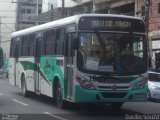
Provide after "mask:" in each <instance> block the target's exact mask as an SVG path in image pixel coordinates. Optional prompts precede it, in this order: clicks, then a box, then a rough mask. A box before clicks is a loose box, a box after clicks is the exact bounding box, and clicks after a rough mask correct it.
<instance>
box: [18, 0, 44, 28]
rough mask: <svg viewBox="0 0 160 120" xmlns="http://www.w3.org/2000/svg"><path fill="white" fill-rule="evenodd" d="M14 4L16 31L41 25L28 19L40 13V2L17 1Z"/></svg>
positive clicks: (34, 0) (39, 0)
mask: <svg viewBox="0 0 160 120" xmlns="http://www.w3.org/2000/svg"><path fill="white" fill-rule="evenodd" d="M16 3H17V25H16V31H18V30H22V29H25V28H29V27H32V26H35V25H38V24H41V21H38V20H37V21H32V20H30V18H31V17H33V16H35V15H38V14H41V13H42V0H18V2H16Z"/></svg>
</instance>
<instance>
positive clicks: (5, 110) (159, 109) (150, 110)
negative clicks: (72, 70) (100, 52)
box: [0, 76, 160, 120]
mask: <svg viewBox="0 0 160 120" xmlns="http://www.w3.org/2000/svg"><path fill="white" fill-rule="evenodd" d="M0 113H1V116H0V119H2V120H13V119H14V120H50V119H51V120H107V119H108V120H125V119H133V118H135V119H137V120H138V119H141V118H144V119H148V118H149V117H150V116H147V115H148V114H159V115H160V103H153V102H147V103H125V104H124V105H123V107H122V109H121V110H112V109H111V108H110V107H109V105H100V104H79V105H74V104H73V105H71V107H70V109H67V110H62V109H59V108H57V107H56V106H55V104H54V102H53V100H52V99H51V98H48V97H45V96H36V95H32V96H31V97H29V98H25V97H23V96H22V95H21V89H19V88H15V87H13V86H11V84H10V83H9V81H8V80H7V79H5V78H4V77H3V76H0ZM151 117H157V118H158V117H159V119H160V116H151Z"/></svg>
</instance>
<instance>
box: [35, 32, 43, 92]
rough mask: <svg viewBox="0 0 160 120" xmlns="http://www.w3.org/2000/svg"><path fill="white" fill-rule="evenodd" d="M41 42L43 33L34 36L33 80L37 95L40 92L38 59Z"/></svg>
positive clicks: (40, 51)
mask: <svg viewBox="0 0 160 120" xmlns="http://www.w3.org/2000/svg"><path fill="white" fill-rule="evenodd" d="M42 41H43V32H38V33H37V34H36V40H35V60H34V64H35V70H34V80H35V91H36V93H37V94H38V93H39V92H40V91H41V84H40V58H41V53H42Z"/></svg>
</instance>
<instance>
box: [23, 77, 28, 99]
mask: <svg viewBox="0 0 160 120" xmlns="http://www.w3.org/2000/svg"><path fill="white" fill-rule="evenodd" d="M21 88H22V95H23V96H24V97H28V96H29V93H28V91H27V88H26V79H25V76H24V75H23V76H22V79H21Z"/></svg>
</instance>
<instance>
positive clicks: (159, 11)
mask: <svg viewBox="0 0 160 120" xmlns="http://www.w3.org/2000/svg"><path fill="white" fill-rule="evenodd" d="M158 13H160V3H158Z"/></svg>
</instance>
